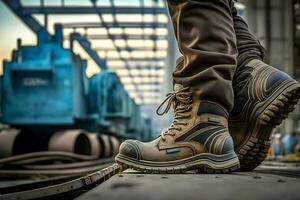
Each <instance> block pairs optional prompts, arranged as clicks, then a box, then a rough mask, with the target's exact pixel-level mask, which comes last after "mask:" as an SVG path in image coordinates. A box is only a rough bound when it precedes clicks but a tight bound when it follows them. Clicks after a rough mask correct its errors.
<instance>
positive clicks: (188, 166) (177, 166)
mask: <svg viewBox="0 0 300 200" xmlns="http://www.w3.org/2000/svg"><path fill="white" fill-rule="evenodd" d="M115 160H116V162H117V163H118V164H119V165H120V166H121V167H122V168H123V169H127V168H131V169H134V170H138V171H142V172H144V173H154V174H175V173H184V172H186V171H188V170H198V172H199V173H213V174H223V173H230V172H233V171H236V170H237V169H239V168H240V164H239V159H238V157H237V155H236V154H235V153H229V154H224V155H214V154H209V153H203V154H199V155H196V156H193V157H190V158H186V159H181V160H176V161H170V162H149V161H144V160H136V159H133V158H130V157H128V156H125V155H122V154H118V155H117V156H116V158H115Z"/></svg>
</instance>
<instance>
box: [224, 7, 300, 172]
mask: <svg viewBox="0 0 300 200" xmlns="http://www.w3.org/2000/svg"><path fill="white" fill-rule="evenodd" d="M232 15H233V21H234V30H235V32H236V39H237V47H238V52H239V55H238V66H237V70H236V73H235V75H234V79H233V89H234V108H233V110H232V111H231V113H230V118H229V130H230V133H231V135H232V137H233V140H234V145H235V151H236V153H237V154H238V157H239V159H240V163H241V170H252V169H254V168H256V167H257V166H258V165H259V164H260V163H261V162H262V161H263V160H264V159H265V158H266V156H267V152H268V149H269V147H270V136H271V133H272V131H273V129H274V127H275V126H277V125H279V124H281V122H282V120H284V119H285V118H287V116H288V114H289V113H290V112H292V111H293V110H294V107H295V105H296V104H297V102H298V99H299V98H300V85H299V83H298V82H297V81H296V80H294V79H292V78H291V77H290V76H288V75H287V74H286V73H284V72H282V71H280V70H277V69H275V68H274V67H271V66H269V65H267V64H265V63H264V62H263V61H262V60H263V59H264V55H265V53H266V52H265V49H264V48H263V47H262V46H261V44H260V42H259V41H258V40H257V38H256V37H255V36H254V35H253V34H252V33H251V32H250V30H249V28H248V25H247V23H246V22H245V20H244V19H243V18H242V17H240V16H238V14H237V10H236V9H235V8H234V7H233V10H232Z"/></svg>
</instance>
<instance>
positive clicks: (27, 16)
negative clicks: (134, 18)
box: [0, 0, 166, 140]
mask: <svg viewBox="0 0 300 200" xmlns="http://www.w3.org/2000/svg"><path fill="white" fill-rule="evenodd" d="M4 2H5V4H6V5H7V6H8V7H9V8H10V9H11V10H12V11H13V12H14V13H15V14H16V15H17V16H18V17H20V18H21V19H22V20H23V22H24V23H25V24H26V25H27V26H28V27H29V28H31V29H32V30H33V31H34V32H35V33H36V34H37V38H38V44H37V45H36V46H22V43H21V40H18V47H17V49H16V50H14V51H13V54H12V59H11V61H5V62H4V75H3V77H1V78H0V83H1V85H0V86H1V88H0V89H1V91H0V92H1V99H0V101H1V121H2V122H3V123H4V124H9V125H11V126H12V127H17V128H21V129H22V128H26V129H27V130H31V131H32V132H41V130H42V132H44V133H48V132H49V133H50V134H51V133H52V132H54V131H59V130H61V129H84V130H86V131H89V132H97V133H105V134H110V135H115V136H117V137H119V138H137V139H141V140H148V139H150V138H151V137H152V132H151V122H150V120H147V119H143V118H142V116H141V108H140V106H139V105H137V104H136V103H135V101H134V100H133V99H131V98H130V97H129V95H128V93H127V92H126V91H125V89H124V88H123V85H122V84H121V82H120V79H119V77H118V75H117V74H116V73H114V72H112V71H110V70H108V67H107V64H106V61H105V60H103V59H101V58H100V57H99V56H98V54H97V53H96V51H94V50H93V49H92V48H91V44H90V42H89V40H88V38H89V37H86V36H82V35H80V34H79V33H76V32H75V33H72V34H71V35H70V37H69V39H70V42H71V48H70V49H65V48H63V40H64V38H63V25H60V24H56V25H55V34H54V35H51V34H50V33H49V32H48V31H47V29H46V28H45V27H44V26H42V25H40V24H39V23H38V22H37V21H36V20H35V19H34V18H33V17H32V16H31V14H32V13H38V12H41V11H42V12H43V14H44V15H45V26H47V20H46V19H47V14H49V13H62V12H64V13H65V12H70V13H89V12H93V13H94V12H95V9H96V11H97V12H101V13H109V12H111V9H105V8H100V7H97V6H96V4H95V1H92V2H93V5H94V7H93V8H78V7H77V8H69V9H70V10H68V8H63V7H57V8H54V7H51V8H43V9H36V8H35V7H26V8H23V7H22V5H21V3H20V1H19V0H4ZM66 9H67V10H66ZM113 12H117V13H125V12H126V13H127V12H129V13H135V12H143V13H144V14H145V13H152V14H153V13H165V12H166V10H165V8H155V9H154V8H144V9H142V10H140V8H138V7H137V8H130V7H126V8H114V11H113ZM99 17H100V18H101V16H99ZM100 25H102V26H104V27H105V28H108V27H110V26H113V25H120V24H111V23H110V24H109V23H105V22H104V21H102V24H100ZM123 25H124V26H126V25H127V26H130V23H128V24H123ZM140 25H141V26H144V27H147V26H152V27H153V26H155V27H156V26H157V27H159V26H162V25H160V24H157V25H156V24H146V23H145V24H140ZM69 26H70V24H69ZM98 26H99V25H98ZM114 37H115V36H112V35H109V38H110V39H112V40H113V39H115V38H114ZM118 37H125V35H119V36H118ZM148 37H149V36H148ZM152 39H154V40H156V39H158V38H154V36H152ZM74 41H77V42H78V43H79V44H80V45H81V47H82V48H83V49H84V50H85V51H86V52H87V53H88V55H89V56H90V58H91V59H93V60H94V61H95V63H96V64H97V65H98V66H99V67H100V68H101V70H102V71H101V72H100V73H98V74H95V75H94V76H92V77H90V78H87V77H86V75H85V69H86V65H87V62H86V60H83V59H81V58H80V56H78V55H76V54H75V53H74V52H73V51H72V48H73V45H72V44H73V42H74ZM125 48H126V50H128V51H131V50H132V49H130V48H129V47H125ZM154 48H157V47H154ZM117 50H118V51H121V50H122V49H119V47H117ZM124 62H125V63H126V65H125V67H126V68H129V65H128V63H127V62H126V60H124ZM154 68H155V69H156V68H157V67H156V66H154ZM135 87H136V89H137V90H138V87H137V85H136V83H135Z"/></svg>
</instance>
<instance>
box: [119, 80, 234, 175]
mask: <svg viewBox="0 0 300 200" xmlns="http://www.w3.org/2000/svg"><path fill="white" fill-rule="evenodd" d="M174 90H175V91H174V92H172V93H170V94H168V95H167V99H166V100H165V101H164V102H163V103H162V105H161V106H160V107H159V109H160V108H162V106H163V105H164V103H166V102H167V101H168V102H167V106H166V108H165V110H164V111H163V112H162V113H158V114H160V115H162V114H164V113H166V112H168V110H169V109H170V107H171V105H173V109H174V114H175V116H174V121H173V124H172V125H171V127H170V128H169V129H167V130H166V131H165V132H163V133H162V134H161V136H160V137H158V138H157V139H155V140H154V141H152V142H148V143H143V142H140V141H136V140H127V141H125V142H123V143H122V144H121V146H120V150H119V154H118V155H117V156H116V158H115V159H116V162H117V163H119V164H120V165H121V166H123V167H124V168H133V169H136V170H141V171H144V172H149V173H180V172H184V171H186V170H192V169H198V170H201V171H203V172H205V173H227V172H230V171H234V170H236V169H238V168H239V160H238V157H237V155H236V154H235V152H234V149H233V141H232V138H231V136H230V135H229V132H228V127H227V126H228V125H227V123H228V122H227V118H228V113H227V111H226V110H225V109H224V108H223V107H222V106H220V105H218V104H216V103H214V102H211V101H204V100H203V101H201V100H199V99H197V97H196V95H195V94H193V93H192V92H191V91H190V90H189V88H183V87H182V86H181V85H178V84H175V88H174ZM159 109H158V111H159Z"/></svg>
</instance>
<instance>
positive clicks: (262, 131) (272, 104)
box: [236, 80, 300, 171]
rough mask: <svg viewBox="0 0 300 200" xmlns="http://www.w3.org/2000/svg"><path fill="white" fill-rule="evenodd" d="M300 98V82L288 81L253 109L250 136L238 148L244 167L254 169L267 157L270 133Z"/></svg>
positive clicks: (242, 168) (243, 168) (244, 168)
mask: <svg viewBox="0 0 300 200" xmlns="http://www.w3.org/2000/svg"><path fill="white" fill-rule="evenodd" d="M299 99H300V84H299V83H298V82H296V81H294V80H293V81H291V80H289V81H287V82H285V83H283V84H281V85H280V86H279V87H278V88H277V90H276V91H274V92H273V94H272V95H271V96H270V97H269V98H268V99H267V100H266V101H264V102H262V103H260V104H257V105H256V106H255V107H254V109H253V110H252V112H251V116H250V120H249V122H250V123H249V126H248V127H249V131H250V133H249V134H247V135H248V137H247V138H246V139H245V141H244V142H243V144H242V145H240V146H239V147H238V148H236V152H237V154H238V157H239V159H240V162H241V170H244V171H245V170H247V171H249V170H253V169H255V168H256V167H257V166H259V165H260V164H261V162H263V161H264V160H265V158H266V157H267V153H268V150H269V148H270V145H271V142H270V136H271V134H272V131H273V129H274V128H275V127H276V126H278V125H280V124H281V123H282V121H283V120H284V119H286V118H287V117H288V114H289V113H290V112H292V111H293V110H294V108H295V106H296V104H297V103H298V100H299Z"/></svg>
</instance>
